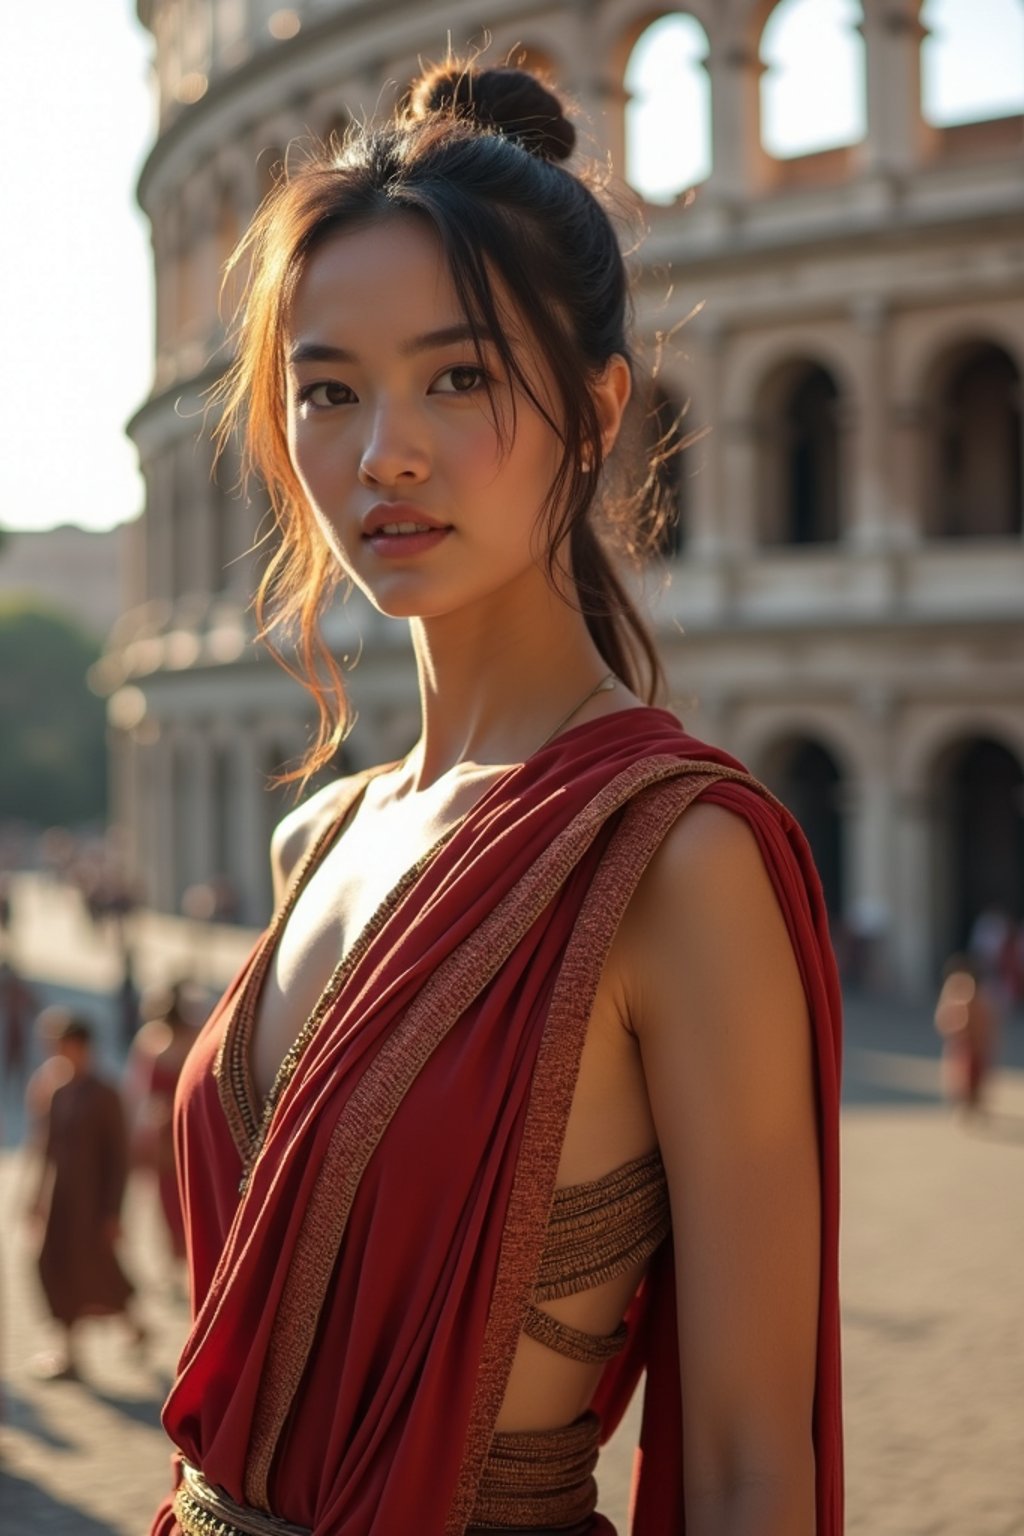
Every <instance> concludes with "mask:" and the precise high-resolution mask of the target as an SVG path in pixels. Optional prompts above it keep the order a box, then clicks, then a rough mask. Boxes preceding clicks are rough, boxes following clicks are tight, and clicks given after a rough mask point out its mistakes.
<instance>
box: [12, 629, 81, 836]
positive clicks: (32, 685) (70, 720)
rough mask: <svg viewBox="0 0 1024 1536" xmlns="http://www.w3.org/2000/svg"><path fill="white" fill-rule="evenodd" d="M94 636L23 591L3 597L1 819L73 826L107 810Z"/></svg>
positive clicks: (45, 825) (44, 824)
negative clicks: (93, 683) (93, 684)
mask: <svg viewBox="0 0 1024 1536" xmlns="http://www.w3.org/2000/svg"><path fill="white" fill-rule="evenodd" d="M99 650H100V647H99V643H98V642H97V641H95V640H93V639H92V638H91V637H90V636H88V635H86V634H85V633H84V632H83V631H82V630H81V629H79V628H78V626H77V625H76V624H75V623H74V621H73V620H71V619H68V618H66V617H65V616H64V615H63V614H61V613H59V612H57V611H56V610H54V609H49V608H44V607H41V606H40V605H39V604H38V603H34V602H33V601H32V600H31V599H28V598H12V599H9V600H7V601H2V602H0V820H2V819H6V818H17V819H19V820H24V821H28V822H31V823H34V824H35V825H36V826H43V827H47V826H55V825H61V826H71V825H75V824H76V823H80V822H83V821H93V820H96V819H99V818H101V817H102V816H103V815H104V813H105V810H106V777H107V765H106V720H105V709H104V703H103V700H102V699H99V698H97V697H96V696H95V694H92V693H90V691H89V687H88V684H87V683H86V678H85V675H86V672H87V670H88V669H89V667H90V666H91V665H92V663H93V662H94V661H95V660H96V659H97V657H98V655H99Z"/></svg>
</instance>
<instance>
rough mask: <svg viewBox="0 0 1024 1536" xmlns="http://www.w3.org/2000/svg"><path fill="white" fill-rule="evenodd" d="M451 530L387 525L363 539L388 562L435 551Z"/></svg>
mask: <svg viewBox="0 0 1024 1536" xmlns="http://www.w3.org/2000/svg"><path fill="white" fill-rule="evenodd" d="M451 531H452V530H451V529H450V528H432V527H430V526H429V525H428V524H426V523H413V522H405V521H404V520H403V521H402V522H398V523H385V524H383V525H382V526H381V527H380V528H378V529H377V531H376V532H375V533H369V534H364V535H363V537H364V539H365V540H366V542H367V543H368V544H369V546H370V548H371V549H372V550H373V552H374V554H375V555H382V556H383V557H384V558H385V559H386V560H391V559H399V560H401V559H405V558H408V557H409V556H411V555H420V554H423V553H424V552H425V551H426V550H428V549H434V548H435V546H436V545H438V544H440V543H442V541H443V540H444V539H446V538H447V537H448V535H449V534H450V533H451Z"/></svg>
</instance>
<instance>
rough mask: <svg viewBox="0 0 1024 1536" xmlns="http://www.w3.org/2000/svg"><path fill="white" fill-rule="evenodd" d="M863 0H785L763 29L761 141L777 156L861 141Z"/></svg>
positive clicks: (864, 107) (863, 117)
mask: <svg viewBox="0 0 1024 1536" xmlns="http://www.w3.org/2000/svg"><path fill="white" fill-rule="evenodd" d="M862 19H863V12H862V8H861V6H860V4H859V3H858V0H781V4H779V5H777V6H776V7H775V9H774V10H773V11H772V13H771V15H770V16H769V18H768V20H767V22H766V23H765V28H764V32H763V33H762V34H761V62H762V63H763V64H764V66H765V72H764V75H763V76H762V79H761V144H762V147H763V148H764V150H765V152H766V153H767V154H769V155H772V156H774V157H775V158H776V159H777V160H786V159H791V158H793V157H795V156H798V155H810V154H815V153H818V152H820V151H822V150H826V149H838V148H841V147H843V146H845V145H848V144H856V143H858V142H859V141H860V140H861V139H862V138H863V137H864V135H865V133H866V131H867V99H866V90H865V64H864V40H863V38H862V37H861V35H860V33H859V31H858V26H859V24H860V22H861V21H862Z"/></svg>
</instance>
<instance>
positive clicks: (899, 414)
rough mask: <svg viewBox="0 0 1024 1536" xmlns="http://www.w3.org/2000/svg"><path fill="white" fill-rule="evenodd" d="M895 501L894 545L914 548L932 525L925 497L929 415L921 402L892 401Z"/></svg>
mask: <svg viewBox="0 0 1024 1536" xmlns="http://www.w3.org/2000/svg"><path fill="white" fill-rule="evenodd" d="M887 411H888V414H889V419H890V439H891V449H890V451H891V465H892V475H891V480H890V486H891V501H890V506H889V528H890V535H889V541H890V545H891V546H894V547H896V548H900V549H912V548H913V547H914V546H915V545H917V544H919V543H920V542H921V540H922V539H923V537H924V535H925V533H926V531H927V526H928V521H929V520H928V518H927V516H926V507H925V498H926V496H927V495H928V494H929V493H930V491H929V486H928V483H927V481H928V476H927V475H926V473H925V453H926V449H927V445H928V431H927V429H928V415H927V412H926V410H925V408H924V406H923V405H922V404H921V403H920V402H919V401H917V400H903V401H894V402H893V401H890V402H889V403H888V405H887Z"/></svg>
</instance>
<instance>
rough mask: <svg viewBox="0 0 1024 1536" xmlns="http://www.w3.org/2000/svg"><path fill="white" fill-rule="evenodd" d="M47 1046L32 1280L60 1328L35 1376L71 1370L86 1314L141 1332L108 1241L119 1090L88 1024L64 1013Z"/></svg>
mask: <svg viewBox="0 0 1024 1536" xmlns="http://www.w3.org/2000/svg"><path fill="white" fill-rule="evenodd" d="M54 1052H55V1055H56V1056H57V1057H58V1059H59V1060H60V1061H61V1063H62V1064H63V1065H64V1070H65V1075H64V1077H63V1081H61V1082H60V1083H59V1085H58V1086H56V1087H55V1088H54V1091H53V1093H52V1096H51V1097H50V1100H49V1104H48V1106H47V1109H46V1119H45V1124H44V1126H43V1127H41V1129H42V1130H44V1132H45V1140H44V1142H43V1145H42V1159H41V1167H40V1175H39V1183H38V1187H37V1191H36V1195H35V1199H34V1200H33V1202H32V1204H31V1206H30V1211H29V1214H30V1217H31V1218H32V1219H33V1220H34V1221H35V1222H36V1223H37V1224H38V1225H39V1226H40V1227H41V1231H42V1242H41V1246H40V1249H39V1259H38V1263H39V1278H40V1281H41V1283H42V1288H43V1292H44V1294H45V1296H46V1300H47V1303H48V1305H49V1308H50V1312H51V1313H52V1315H53V1317H54V1319H55V1321H56V1322H57V1323H58V1324H59V1325H60V1327H61V1330H62V1333H63V1348H62V1350H61V1351H60V1352H59V1353H56V1354H52V1355H49V1354H48V1355H44V1356H42V1357H40V1359H39V1360H38V1361H37V1362H36V1366H37V1370H38V1371H39V1374H41V1375H44V1376H49V1377H54V1378H75V1377H77V1376H78V1374H79V1372H78V1360H77V1350H76V1342H77V1340H76V1330H77V1326H78V1324H79V1323H80V1321H81V1320H82V1318H84V1317H98V1316H107V1315H110V1314H121V1315H123V1316H124V1318H125V1320H126V1322H127V1324H128V1327H129V1330H130V1333H131V1336H132V1338H133V1340H134V1342H135V1343H136V1344H141V1343H142V1342H143V1341H144V1339H145V1330H144V1329H143V1328H142V1326H141V1325H140V1324H139V1322H138V1321H137V1320H136V1319H135V1317H134V1316H133V1315H132V1312H131V1307H130V1302H131V1298H132V1295H133V1293H134V1287H133V1285H132V1283H131V1281H130V1280H129V1279H128V1277H127V1275H126V1274H125V1273H124V1270H123V1269H122V1267H121V1264H120V1262H119V1260H118V1257H117V1252H116V1244H117V1242H118V1239H119V1238H120V1235H121V1229H120V1212H121V1200H122V1197H123V1195H124V1188H125V1179H126V1177H127V1170H128V1146H127V1134H126V1129H125V1120H124V1111H123V1109H122V1107H121V1098H120V1095H119V1094H118V1092H117V1089H116V1088H114V1087H113V1086H112V1085H111V1084H110V1083H107V1082H105V1081H104V1080H103V1079H102V1078H101V1077H100V1076H98V1075H97V1072H96V1068H95V1060H94V1053H93V1034H92V1029H91V1027H90V1025H89V1024H88V1023H86V1022H85V1020H83V1019H81V1018H78V1017H76V1016H74V1015H70V1014H69V1015H67V1017H66V1018H65V1020H64V1022H63V1023H62V1024H61V1025H60V1027H59V1028H58V1030H57V1032H56V1039H55V1041H54Z"/></svg>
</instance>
